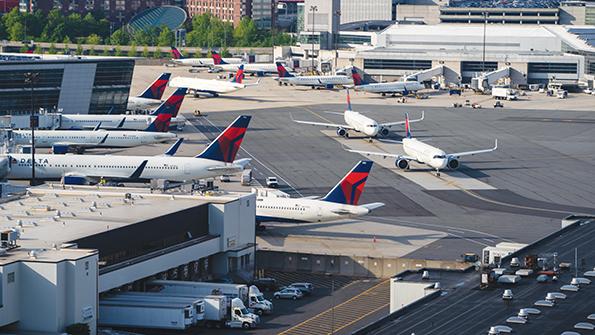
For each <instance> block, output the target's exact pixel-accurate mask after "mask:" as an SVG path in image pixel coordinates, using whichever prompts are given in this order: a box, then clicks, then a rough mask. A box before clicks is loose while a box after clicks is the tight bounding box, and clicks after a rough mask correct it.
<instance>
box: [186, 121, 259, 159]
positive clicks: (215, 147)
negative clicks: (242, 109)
mask: <svg viewBox="0 0 595 335" xmlns="http://www.w3.org/2000/svg"><path fill="white" fill-rule="evenodd" d="M251 118H252V117H251V116H250V115H240V116H238V117H237V118H236V119H235V120H234V121H233V122H232V123H231V124H230V125H229V126H228V127H227V128H225V130H224V131H223V132H222V133H221V134H219V136H217V138H216V139H215V140H214V141H213V142H211V144H209V146H208V147H207V148H206V149H205V150H203V152H201V153H200V154H199V155H198V156H196V158H204V159H211V160H215V161H220V162H225V163H231V162H233V161H234V160H235V157H236V154H237V153H238V150H240V145H241V144H242V140H243V139H244V134H246V129H247V128H248V124H250V119H251Z"/></svg>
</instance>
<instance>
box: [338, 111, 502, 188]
mask: <svg viewBox="0 0 595 335" xmlns="http://www.w3.org/2000/svg"><path fill="white" fill-rule="evenodd" d="M405 122H406V123H405V133H406V135H405V137H404V138H403V140H402V141H401V142H399V141H390V142H391V143H401V144H403V150H404V151H405V155H399V154H390V153H386V152H374V151H362V150H352V149H346V150H347V151H349V152H355V153H359V154H363V155H374V156H382V157H384V158H386V157H393V158H396V160H395V166H396V167H398V168H399V169H401V170H409V168H410V164H409V162H410V161H415V162H418V163H422V164H426V165H428V166H429V167H431V168H432V169H435V170H436V175H437V176H440V170H442V169H445V168H448V169H450V170H456V169H457V168H459V166H460V165H461V163H460V161H459V159H460V158H461V157H463V156H471V155H477V154H482V153H487V152H492V151H495V150H496V149H498V139H496V140H495V143H494V147H493V148H490V149H482V150H474V151H463V152H455V153H450V154H447V153H446V152H444V151H442V150H440V149H439V148H436V147H434V146H431V145H429V144H427V143H424V142H422V141H420V140H418V139H416V138H414V137H413V136H412V135H411V128H410V126H409V122H410V121H409V115H407V116H406V117H405Z"/></svg>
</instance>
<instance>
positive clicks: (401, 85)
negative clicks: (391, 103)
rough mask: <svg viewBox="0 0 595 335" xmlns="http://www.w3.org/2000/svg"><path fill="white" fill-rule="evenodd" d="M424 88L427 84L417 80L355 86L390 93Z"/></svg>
mask: <svg viewBox="0 0 595 335" xmlns="http://www.w3.org/2000/svg"><path fill="white" fill-rule="evenodd" d="M424 88H425V86H424V85H423V84H421V83H419V82H417V81H395V82H390V83H372V84H367V85H357V86H354V89H355V90H356V91H362V92H370V93H390V94H392V93H403V92H405V91H409V92H416V91H419V90H421V89H424Z"/></svg>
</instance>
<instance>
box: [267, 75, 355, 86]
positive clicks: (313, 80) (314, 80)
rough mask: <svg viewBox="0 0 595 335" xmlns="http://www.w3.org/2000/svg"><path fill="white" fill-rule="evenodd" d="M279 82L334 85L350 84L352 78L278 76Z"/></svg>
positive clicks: (300, 84) (302, 84)
mask: <svg viewBox="0 0 595 335" xmlns="http://www.w3.org/2000/svg"><path fill="white" fill-rule="evenodd" d="M278 81H279V82H281V83H287V84H290V85H298V86H313V87H314V86H322V87H325V86H335V85H350V84H352V83H353V80H352V79H351V78H349V77H348V76H298V77H285V78H278Z"/></svg>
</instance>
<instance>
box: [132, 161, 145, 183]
mask: <svg viewBox="0 0 595 335" xmlns="http://www.w3.org/2000/svg"><path fill="white" fill-rule="evenodd" d="M148 162H149V160H147V159H145V160H144V161H143V162H142V163H141V164H140V165H139V166H138V167H137V168H136V170H134V172H132V174H131V175H130V177H128V178H129V179H133V180H134V179H139V178H140V175H141V174H142V173H143V171H144V170H145V167H146V166H147V163H148Z"/></svg>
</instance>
